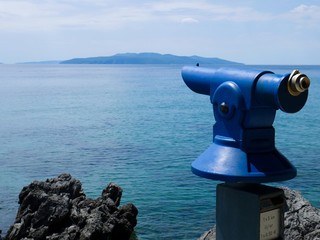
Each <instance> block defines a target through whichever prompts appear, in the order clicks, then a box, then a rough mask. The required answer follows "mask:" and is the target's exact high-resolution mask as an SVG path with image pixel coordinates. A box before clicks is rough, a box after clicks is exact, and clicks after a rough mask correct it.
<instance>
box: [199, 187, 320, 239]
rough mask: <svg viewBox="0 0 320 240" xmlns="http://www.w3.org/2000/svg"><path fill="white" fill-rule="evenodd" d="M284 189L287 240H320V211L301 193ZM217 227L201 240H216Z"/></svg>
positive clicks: (285, 235) (285, 234) (285, 233)
mask: <svg viewBox="0 0 320 240" xmlns="http://www.w3.org/2000/svg"><path fill="white" fill-rule="evenodd" d="M281 189H283V191H284V194H285V198H286V202H287V209H286V211H285V214H284V237H285V239H286V240H320V210H319V209H317V208H315V207H313V206H312V205H311V203H310V202H309V201H308V200H306V199H305V198H304V197H303V196H302V195H301V192H299V191H296V190H291V189H289V188H285V187H281ZM215 239H216V229H215V227H214V228H213V229H211V230H209V231H207V232H205V233H204V234H203V235H202V236H201V237H200V238H199V240H215Z"/></svg>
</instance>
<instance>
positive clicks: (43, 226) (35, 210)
mask: <svg viewBox="0 0 320 240" xmlns="http://www.w3.org/2000/svg"><path fill="white" fill-rule="evenodd" d="M121 196H122V189H121V188H120V187H119V186H118V185H116V184H114V183H110V184H109V185H108V186H107V187H106V188H105V189H103V191H102V196H101V197H99V198H97V199H95V200H94V199H91V198H87V197H86V195H85V193H84V192H83V189H82V186H81V182H80V181H79V180H77V179H75V178H72V177H71V175H70V174H67V173H64V174H61V175H59V176H58V177H56V178H53V179H47V180H46V181H44V182H40V181H34V182H32V183H31V184H30V185H29V186H26V187H24V188H23V189H22V191H21V193H20V195H19V204H20V207H19V209H18V213H17V217H16V220H15V223H14V224H13V225H12V226H11V227H10V229H9V231H8V232H7V235H6V236H5V238H4V240H18V239H19V240H20V239H23V240H31V239H34V240H42V239H43V240H63V239H65V240H67V239H68V240H72V239H80V240H85V239H98V240H99V239H107V240H113V239H117V240H118V239H123V240H125V239H130V236H131V234H132V232H133V229H134V227H135V226H136V224H137V219H136V217H137V215H138V210H137V208H136V207H135V206H134V205H133V204H132V203H128V204H126V205H124V206H122V207H119V205H120V200H121ZM118 207H119V208H118Z"/></svg>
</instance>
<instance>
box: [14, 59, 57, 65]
mask: <svg viewBox="0 0 320 240" xmlns="http://www.w3.org/2000/svg"><path fill="white" fill-rule="evenodd" d="M60 62H61V61H56V60H51V61H39V62H19V63H16V64H59V63H60Z"/></svg>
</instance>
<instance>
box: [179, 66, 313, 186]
mask: <svg viewBox="0 0 320 240" xmlns="http://www.w3.org/2000/svg"><path fill="white" fill-rule="evenodd" d="M182 77H183V80H184V81H185V83H186V84H187V86H188V87H189V88H190V89H191V90H193V91H195V92H197V93H201V94H206V95H210V100H211V103H212V104H213V112H214V117H215V120H216V123H215V124H214V126H213V144H212V145H211V146H210V147H209V148H208V149H207V150H206V151H205V152H204V153H202V154H201V155H200V156H199V157H198V158H197V159H196V160H195V161H194V162H193V163H192V172H193V173H195V174H196V175H199V176H201V177H205V178H210V179H214V180H221V181H225V182H243V183H262V182H275V181H283V180H289V179H291V178H294V177H295V176H296V174H297V170H296V168H295V167H294V166H293V165H292V164H291V163H290V162H289V161H288V159H287V158H286V157H284V156H283V155H282V154H281V153H280V152H279V151H278V150H277V149H276V148H275V140H274V139H275V130H274V128H273V126H272V124H273V121H274V118H275V114H276V110H278V109H281V110H282V111H284V112H287V113H295V112H298V111H299V110H300V109H301V108H302V107H303V106H304V104H305V102H306V100H307V98H308V88H309V85H310V80H309V78H308V77H307V76H306V75H305V74H301V73H300V72H299V71H298V70H294V71H293V72H292V73H291V74H285V75H277V74H274V73H273V72H270V71H257V70H248V69H234V68H218V69H214V68H203V67H199V66H195V67H191V66H190V67H184V68H183V70H182Z"/></svg>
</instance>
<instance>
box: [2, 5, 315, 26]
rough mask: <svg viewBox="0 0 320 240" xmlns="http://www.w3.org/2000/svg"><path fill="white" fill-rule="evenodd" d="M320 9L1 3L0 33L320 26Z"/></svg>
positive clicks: (311, 7) (302, 6)
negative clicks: (151, 26)
mask: <svg viewBox="0 0 320 240" xmlns="http://www.w3.org/2000/svg"><path fill="white" fill-rule="evenodd" d="M319 11H320V7H319V6H306V5H300V6H298V7H297V8H295V9H293V10H292V11H290V12H289V13H287V14H282V15H281V14H280V15H278V16H277V15H274V14H272V13H268V12H261V11H257V10H255V9H253V8H251V7H238V6H231V5H217V4H213V3H211V2H208V1H206V0H200V1H197V2H194V1H189V2H188V1H184V2H181V1H180V0H176V1H175V0H172V1H168V2H159V1H157V2H151V3H150V2H145V3H140V4H138V3H134V4H133V3H128V2H126V1H120V0H119V1H111V0H42V1H39V0H13V1H7V0H0V30H7V31H55V30H59V29H65V28H68V29H99V30H104V29H111V28H114V29H118V28H121V27H122V26H126V25H127V24H131V23H136V22H139V23H150V22H162V23H165V22H182V23H197V22H200V21H201V22H220V21H228V22H237V23H239V22H257V21H272V20H274V19H279V18H280V17H281V18H282V19H291V20H292V19H293V20H294V21H297V22H299V23H308V24H311V23H315V22H316V23H319V19H320V15H319V14H318V13H319Z"/></svg>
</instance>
